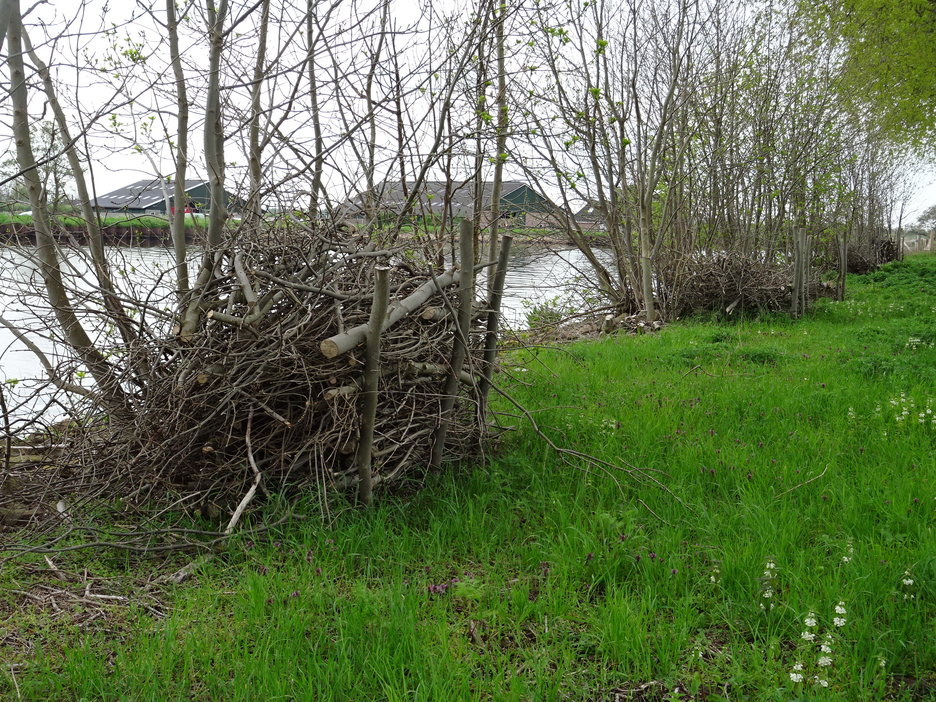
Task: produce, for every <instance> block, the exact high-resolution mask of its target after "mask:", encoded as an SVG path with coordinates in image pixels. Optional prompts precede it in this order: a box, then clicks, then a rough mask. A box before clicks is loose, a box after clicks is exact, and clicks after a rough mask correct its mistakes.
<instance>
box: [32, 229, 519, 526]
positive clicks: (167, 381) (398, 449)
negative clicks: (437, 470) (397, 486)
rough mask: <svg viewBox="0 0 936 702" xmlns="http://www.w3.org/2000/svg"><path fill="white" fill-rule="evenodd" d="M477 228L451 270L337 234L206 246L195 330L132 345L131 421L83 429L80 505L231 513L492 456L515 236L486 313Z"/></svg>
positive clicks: (70, 459) (190, 310)
mask: <svg viewBox="0 0 936 702" xmlns="http://www.w3.org/2000/svg"><path fill="white" fill-rule="evenodd" d="M462 230H463V234H464V236H463V237H462V242H463V245H462V250H461V258H460V260H461V261H465V262H467V263H466V265H458V266H453V267H452V268H450V269H448V270H444V271H438V272H430V271H429V270H428V269H427V267H425V266H422V265H417V264H413V263H410V262H407V260H406V259H405V257H403V256H402V255H401V252H400V251H395V250H386V251H381V250H377V248H376V247H375V246H374V245H369V244H367V243H366V242H365V241H363V240H353V239H352V238H351V237H352V236H353V233H352V234H349V233H348V232H342V231H339V230H331V231H315V232H305V233H302V234H295V233H294V234H290V235H284V234H282V233H277V232H267V233H265V234H263V235H259V234H258V235H255V236H253V237H245V236H241V237H239V238H238V239H237V240H236V241H233V242H231V243H230V244H228V245H225V246H224V247H222V248H219V249H217V250H212V251H208V252H206V253H205V256H206V257H209V258H208V259H206V260H209V261H211V266H210V269H211V274H210V278H209V279H207V280H202V281H201V283H200V288H196V290H195V291H194V293H193V295H192V296H191V298H190V300H189V302H188V303H186V304H183V305H182V309H183V310H187V312H185V313H184V314H183V315H182V316H183V320H182V322H181V323H182V324H183V325H184V324H185V319H184V317H185V315H188V316H189V320H188V321H191V316H192V315H195V316H196V317H197V318H198V320H197V321H198V323H197V326H196V327H195V329H196V331H195V333H193V334H189V335H185V334H182V333H180V327H179V326H177V327H176V328H175V329H174V330H173V331H172V332H167V333H165V334H163V335H153V336H151V337H149V341H146V342H138V345H137V347H135V348H133V349H130V350H127V351H126V353H125V354H124V355H125V357H126V359H127V361H126V362H127V364H132V365H133V368H132V369H131V368H128V369H127V377H128V378H130V377H132V378H133V379H134V380H133V382H134V383H135V384H136V386H137V389H136V390H135V391H134V394H133V401H134V406H133V407H132V408H131V421H117V420H115V419H114V418H108V419H107V420H106V421H101V422H99V423H98V425H97V426H95V427H92V428H91V430H89V431H85V432H84V434H83V436H84V440H82V441H78V442H76V443H75V445H74V448H73V449H71V450H66V452H65V455H63V457H62V459H61V460H59V461H57V463H58V464H59V465H60V466H62V467H63V470H62V471H61V473H60V475H59V478H62V479H64V478H66V473H67V477H68V479H69V480H71V481H72V483H74V476H75V474H76V471H78V472H80V474H81V478H80V481H79V482H80V486H81V490H80V491H79V492H81V498H82V499H85V498H88V497H89V496H105V495H106V496H107V497H114V496H120V497H121V498H123V499H124V500H126V501H127V502H128V503H133V504H147V505H153V504H163V505H165V504H189V505H200V506H201V508H202V509H203V510H204V509H206V508H207V509H209V511H210V512H211V513H212V514H231V512H232V510H234V509H235V507H236V508H237V510H243V508H244V507H245V506H246V504H247V503H249V502H250V501H251V499H252V498H253V497H254V495H255V494H257V493H258V492H260V493H263V492H264V491H265V492H268V493H274V492H275V493H281V492H283V491H295V490H296V489H297V488H309V487H313V488H314V487H318V488H329V487H334V486H337V487H339V488H348V489H356V490H357V493H358V495H359V497H360V499H361V500H362V501H364V502H369V501H370V499H371V490H372V488H373V487H374V486H375V485H377V484H380V483H386V482H389V481H391V480H394V479H398V478H401V477H404V476H407V475H413V474H414V473H416V472H419V471H424V470H425V469H426V468H427V467H433V466H436V467H437V466H438V465H439V464H440V463H441V462H442V460H443V459H444V458H450V457H463V456H465V455H469V454H471V453H472V452H475V451H477V450H478V448H479V446H480V445H481V442H482V439H483V437H484V434H485V432H486V425H487V416H486V414H487V413H486V411H485V398H486V395H487V392H488V389H489V387H490V380H491V373H492V370H493V366H494V349H496V336H497V312H496V310H497V307H498V305H499V303H498V299H499V288H498V280H500V283H499V285H500V287H502V285H503V267H504V266H505V265H506V251H507V250H509V240H506V241H505V244H504V246H503V249H504V254H503V255H502V256H501V260H500V262H499V264H498V266H499V268H498V270H497V275H495V276H494V278H495V280H494V289H493V294H492V296H491V298H489V299H488V300H486V301H483V302H482V303H480V304H479V303H477V302H475V297H476V295H475V289H474V277H475V272H476V269H477V267H476V266H475V265H473V263H472V261H473V251H472V250H471V233H472V231H471V225H470V223H468V224H467V227H465V226H463V227H462ZM473 303H474V304H473ZM130 359H135V360H132V361H131V360H130ZM131 371H132V372H131ZM128 385H129V383H128ZM47 467H48V465H47ZM50 485H52V487H51V489H50ZM55 485H62V486H64V483H59V482H57V481H56V480H55V479H54V478H52V476H50V475H49V474H48V473H46V474H45V479H44V488H43V489H44V490H45V499H44V500H43V499H41V498H40V497H39V495H38V494H37V495H32V496H30V495H27V494H24V493H21V494H19V495H17V498H16V499H17V501H18V502H19V503H28V504H36V501H37V500H38V501H44V502H45V503H46V504H49V498H50V497H51V496H54V497H55V499H58V497H60V496H61V495H60V494H58V493H59V491H58V490H56V488H55ZM52 504H54V500H53V501H52ZM239 514H240V512H238V511H235V512H234V515H235V518H234V519H232V522H231V524H229V526H233V522H236V517H237V516H239Z"/></svg>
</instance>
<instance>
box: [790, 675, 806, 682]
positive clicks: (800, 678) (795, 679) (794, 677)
mask: <svg viewBox="0 0 936 702" xmlns="http://www.w3.org/2000/svg"><path fill="white" fill-rule="evenodd" d="M790 680H792V681H793V682H795V683H799V682H803V674H802V673H790Z"/></svg>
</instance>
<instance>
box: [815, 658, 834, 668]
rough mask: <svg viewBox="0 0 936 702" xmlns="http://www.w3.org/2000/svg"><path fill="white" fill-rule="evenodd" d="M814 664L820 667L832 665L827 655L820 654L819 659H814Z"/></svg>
mask: <svg viewBox="0 0 936 702" xmlns="http://www.w3.org/2000/svg"><path fill="white" fill-rule="evenodd" d="M816 665H818V666H819V667H820V668H828V667H829V666H830V665H832V659H831V658H829V657H828V656H821V657H820V658H819V660H818V661H816Z"/></svg>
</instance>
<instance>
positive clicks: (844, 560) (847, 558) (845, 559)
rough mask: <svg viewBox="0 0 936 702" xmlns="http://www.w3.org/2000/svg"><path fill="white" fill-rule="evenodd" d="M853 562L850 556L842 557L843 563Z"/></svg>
mask: <svg viewBox="0 0 936 702" xmlns="http://www.w3.org/2000/svg"><path fill="white" fill-rule="evenodd" d="M850 560H851V558H849V557H848V556H842V563H848V562H849V561H850Z"/></svg>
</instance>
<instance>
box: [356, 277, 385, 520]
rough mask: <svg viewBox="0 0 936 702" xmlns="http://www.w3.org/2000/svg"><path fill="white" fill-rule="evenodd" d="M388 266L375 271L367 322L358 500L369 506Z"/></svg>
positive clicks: (357, 459)
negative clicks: (371, 303)
mask: <svg viewBox="0 0 936 702" xmlns="http://www.w3.org/2000/svg"><path fill="white" fill-rule="evenodd" d="M389 270H390V269H389V268H387V267H386V266H377V268H376V269H375V271H374V274H375V276H376V282H375V286H374V303H373V306H372V307H371V313H370V321H369V322H368V327H369V329H368V332H367V349H366V350H365V352H364V383H363V385H364V387H363V392H362V393H361V394H362V395H363V397H362V400H363V405H362V407H361V433H360V436H359V437H358V445H357V451H356V454H355V462H356V463H357V471H358V501H359V502H360V503H361V504H364V505H369V504H370V503H371V501H372V499H373V489H374V476H373V471H372V470H371V452H372V450H373V448H374V423H375V419H376V417H377V399H378V398H377V384H378V382H379V380H380V335H381V333H382V332H383V323H384V320H385V319H386V317H387V296H388V291H389V283H388V282H387V272H388V271H389Z"/></svg>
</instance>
